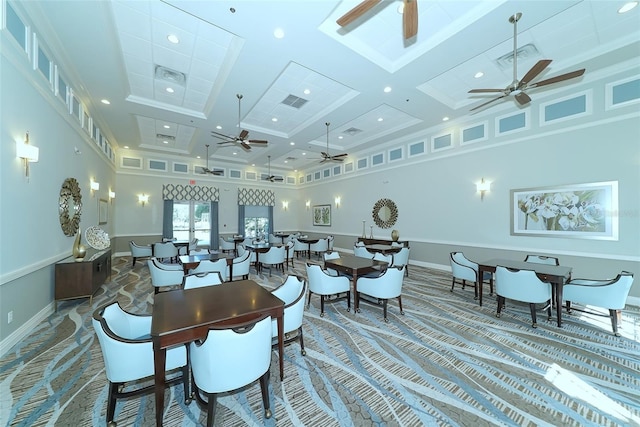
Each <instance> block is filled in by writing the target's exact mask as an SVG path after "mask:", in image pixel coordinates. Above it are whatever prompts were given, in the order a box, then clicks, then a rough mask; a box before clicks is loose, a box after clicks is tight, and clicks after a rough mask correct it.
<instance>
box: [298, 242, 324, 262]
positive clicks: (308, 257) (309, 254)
mask: <svg viewBox="0 0 640 427" xmlns="http://www.w3.org/2000/svg"><path fill="white" fill-rule="evenodd" d="M298 241H299V242H302V243H306V244H307V245H309V248H308V249H307V259H311V245H313V244H314V243H318V242H319V241H320V239H318V238H316V239H311V238H309V237H298Z"/></svg>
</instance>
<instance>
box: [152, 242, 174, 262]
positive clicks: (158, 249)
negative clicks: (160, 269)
mask: <svg viewBox="0 0 640 427" xmlns="http://www.w3.org/2000/svg"><path fill="white" fill-rule="evenodd" d="M153 256H154V257H156V258H158V259H164V258H171V259H175V258H176V257H177V256H178V248H176V245H174V244H173V242H162V243H154V245H153Z"/></svg>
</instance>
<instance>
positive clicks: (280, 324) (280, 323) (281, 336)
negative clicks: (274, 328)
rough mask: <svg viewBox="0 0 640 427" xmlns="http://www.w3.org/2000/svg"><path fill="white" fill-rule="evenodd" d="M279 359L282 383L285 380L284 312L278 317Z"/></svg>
mask: <svg viewBox="0 0 640 427" xmlns="http://www.w3.org/2000/svg"><path fill="white" fill-rule="evenodd" d="M277 323H278V359H280V381H282V380H283V379H284V360H283V357H284V311H283V313H282V314H281V315H280V316H278V319H277Z"/></svg>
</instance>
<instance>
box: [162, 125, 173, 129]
mask: <svg viewBox="0 0 640 427" xmlns="http://www.w3.org/2000/svg"><path fill="white" fill-rule="evenodd" d="M162 127H163V128H165V129H171V126H169V125H164V126H162Z"/></svg>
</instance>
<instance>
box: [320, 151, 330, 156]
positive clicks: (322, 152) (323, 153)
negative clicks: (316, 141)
mask: <svg viewBox="0 0 640 427" xmlns="http://www.w3.org/2000/svg"><path fill="white" fill-rule="evenodd" d="M320 154H322V157H325V158H327V157H329V155H328V154H327V153H325V152H324V151H321V152H320Z"/></svg>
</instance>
